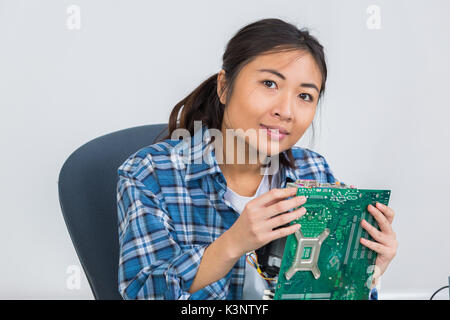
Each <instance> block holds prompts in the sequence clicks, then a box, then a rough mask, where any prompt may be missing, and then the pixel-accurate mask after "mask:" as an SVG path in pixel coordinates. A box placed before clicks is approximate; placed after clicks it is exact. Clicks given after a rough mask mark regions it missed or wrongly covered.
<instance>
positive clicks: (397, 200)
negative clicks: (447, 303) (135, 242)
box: [0, 0, 450, 299]
mask: <svg viewBox="0 0 450 320" xmlns="http://www.w3.org/2000/svg"><path fill="white" fill-rule="evenodd" d="M70 5H77V6H79V8H80V9H81V29H80V30H70V29H68V27H67V24H66V23H67V19H68V14H67V12H66V10H67V8H68V7H69V6H70ZM370 5H377V6H378V7H379V8H380V10H381V16H380V17H381V20H380V26H381V28H380V29H375V30H373V29H369V28H368V27H367V24H366V22H367V20H368V19H369V16H370V15H369V14H368V13H367V12H366V10H367V8H368V7H369V6H370ZM449 14H450V2H448V1H444V0H442V1H399V0H397V1H364V0H355V1H332V0H329V1H300V0H295V1H294V0H290V1H273V0H272V1H265V0H264V1H262V0H258V1H256V0H252V1H248V0H247V1H238V0H229V1H216V0H214V1H211V0H209V1H207V0H203V1H195V0H191V1H181V0H180V1H161V2H153V1H130V0H128V1H125V0H124V1H98V0H96V1H92V0H91V1H77V0H73V1H61V0H59V1H56V0H55V1H31V0H29V1H18V0H9V1H0V108H1V117H0V143H1V145H0V148H1V149H0V150H1V157H0V168H1V170H0V175H1V181H2V183H1V184H0V195H1V210H0V212H1V215H2V216H1V218H2V219H1V227H2V228H1V230H2V232H0V246H1V247H0V248H1V254H0V298H2V299H92V298H93V295H92V293H91V291H90V288H89V285H88V282H87V280H86V279H85V277H84V275H82V280H81V284H80V288H79V289H72V290H71V289H70V288H68V286H67V280H68V277H69V274H67V273H66V272H67V270H68V268H69V267H70V266H72V265H75V266H80V264H79V260H78V257H77V255H76V253H75V250H74V247H73V245H72V242H71V240H70V238H69V234H68V231H67V229H66V226H65V224H64V220H63V217H62V214H61V210H60V207H59V202H58V192H57V182H58V181H57V180H58V174H59V170H60V169H61V166H62V164H63V163H64V161H65V160H66V158H67V157H68V156H69V155H70V154H71V153H72V152H73V151H74V150H75V149H76V148H78V147H79V146H81V145H82V144H84V143H86V142H88V141H89V140H91V139H94V138H96V137H98V136H100V135H103V134H107V133H110V132H113V131H117V130H120V129H125V128H129V127H133V126H139V125H145V124H153V123H162V122H166V121H167V119H168V115H169V112H170V110H171V109H172V107H173V106H174V105H175V104H176V103H177V102H178V101H180V100H181V99H183V98H184V97H185V96H186V95H188V94H189V93H190V92H191V91H192V90H193V89H194V88H196V87H197V86H198V85H199V84H200V83H201V82H202V81H203V80H205V79H206V78H207V77H209V76H210V75H211V74H213V73H216V72H218V71H219V70H220V67H221V65H222V61H221V57H222V54H223V52H224V49H225V45H226V43H227V41H228V40H229V39H230V38H231V37H232V36H233V35H234V34H235V32H237V31H238V29H239V28H241V27H243V26H244V25H246V24H248V23H250V22H253V21H256V20H259V19H262V18H269V17H276V18H281V19H285V20H286V21H288V22H291V23H294V24H296V25H297V26H298V27H308V28H309V29H310V31H311V33H312V34H313V35H315V36H316V37H317V38H318V39H319V41H320V42H321V43H322V44H323V45H324V47H325V50H326V55H327V61H328V70H329V78H328V81H327V91H326V94H325V99H324V100H323V101H322V104H321V105H320V108H321V109H320V110H321V111H320V113H319V114H318V119H317V122H316V125H318V131H317V133H318V134H317V137H316V143H315V144H314V145H310V144H308V139H306V138H307V137H306V136H305V138H303V139H302V140H301V141H300V142H299V145H301V146H305V147H310V148H312V149H313V150H315V151H317V152H319V153H321V154H323V155H324V156H325V157H326V159H327V160H328V162H329V164H330V166H331V168H332V170H333V171H334V172H335V175H336V177H337V178H338V179H340V180H342V181H344V182H346V183H352V184H355V185H356V186H358V187H360V188H386V189H391V190H392V197H391V202H390V206H391V207H392V208H393V209H394V210H395V211H396V217H395V221H394V230H395V231H396V233H397V236H398V240H399V243H400V246H399V250H398V253H397V256H396V257H395V259H394V261H393V262H392V264H391V265H390V266H389V268H388V270H387V271H386V273H385V274H384V275H383V278H382V287H381V289H382V292H381V293H380V297H381V298H382V299H394V298H400V299H428V298H429V297H430V296H431V294H432V293H433V292H434V291H435V290H436V289H437V288H439V287H441V286H443V285H446V284H447V277H448V276H449V275H450V240H449V235H448V232H449V231H450V218H449V216H450V212H449V210H448V205H447V203H448V197H449V196H448V192H449V182H448V181H449V178H450V169H449V163H450V152H449V143H448V141H449V138H450V129H449V127H448V119H449V118H450V104H449V101H448V91H449V89H448V88H449V81H448V75H449V71H450V62H449V61H450V60H449V57H450V37H449V35H448V31H449V30H450V20H449V19H448V15H449ZM436 298H440V299H448V291H442V292H441V293H440V294H438V295H437V296H436Z"/></svg>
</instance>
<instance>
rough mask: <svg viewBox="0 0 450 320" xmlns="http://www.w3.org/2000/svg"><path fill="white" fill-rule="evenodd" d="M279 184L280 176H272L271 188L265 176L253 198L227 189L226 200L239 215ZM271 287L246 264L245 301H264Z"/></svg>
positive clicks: (243, 295) (243, 294)
mask: <svg viewBox="0 0 450 320" xmlns="http://www.w3.org/2000/svg"><path fill="white" fill-rule="evenodd" d="M277 184H278V175H274V176H272V183H271V185H270V187H269V176H268V175H264V176H263V178H262V180H261V183H260V184H259V187H258V190H256V193H255V194H254V195H253V196H252V197H244V196H241V195H239V194H237V193H236V192H234V191H233V190H231V189H230V188H227V191H226V192H225V194H224V200H225V201H226V202H228V203H229V205H230V206H231V207H232V208H233V209H234V210H236V212H238V213H239V214H241V213H242V211H243V210H244V208H245V206H246V205H247V202H249V201H250V200H252V199H255V198H256V197H259V196H260V195H262V194H264V193H266V192H267V191H269V190H270V189H272V188H277ZM268 289H269V285H268V283H267V281H266V280H264V279H263V278H262V277H261V276H260V275H259V273H258V271H256V269H255V268H254V267H253V266H251V265H250V264H249V263H248V262H247V261H246V262H245V280H244V288H243V293H242V299H243V300H262V297H263V295H264V290H268Z"/></svg>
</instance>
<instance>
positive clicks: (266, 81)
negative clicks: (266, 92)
mask: <svg viewBox="0 0 450 320" xmlns="http://www.w3.org/2000/svg"><path fill="white" fill-rule="evenodd" d="M266 83H275V82H273V81H272V80H264V81H263V84H264V85H266ZM266 87H269V88H270V86H267V85H266ZM270 89H273V88H270Z"/></svg>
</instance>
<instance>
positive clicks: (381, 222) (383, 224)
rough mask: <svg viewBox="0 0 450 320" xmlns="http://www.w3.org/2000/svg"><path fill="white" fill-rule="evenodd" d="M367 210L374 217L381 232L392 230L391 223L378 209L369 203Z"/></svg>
mask: <svg viewBox="0 0 450 320" xmlns="http://www.w3.org/2000/svg"><path fill="white" fill-rule="evenodd" d="M367 210H368V211H369V213H370V214H371V215H372V216H373V217H374V218H375V220H376V221H377V223H378V226H379V227H380V230H381V231H382V232H386V233H391V232H392V227H391V224H390V223H389V221H388V220H387V218H386V217H385V216H384V214H383V213H382V212H381V211H380V210H378V209H377V208H375V207H374V206H373V205H371V204H369V205H368V206H367Z"/></svg>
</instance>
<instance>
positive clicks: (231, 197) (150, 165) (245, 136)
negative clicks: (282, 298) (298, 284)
mask: <svg viewBox="0 0 450 320" xmlns="http://www.w3.org/2000/svg"><path fill="white" fill-rule="evenodd" d="M326 76H327V68H326V63H325V58H324V53H323V47H322V46H321V45H320V44H319V43H318V42H317V40H316V39H315V38H314V37H312V36H311V35H309V33H308V31H307V30H299V29H297V28H296V27H295V26H293V25H292V24H289V23H286V22H284V21H282V20H279V19H264V20H260V21H257V22H254V23H252V24H250V25H248V26H246V27H244V28H242V29H241V30H239V32H238V33H237V34H236V35H235V36H234V37H233V38H232V39H231V40H230V41H229V43H228V45H227V48H226V51H225V53H224V55H223V66H222V70H220V72H219V73H217V74H215V75H213V76H211V77H210V78H209V79H207V80H206V81H205V82H203V83H202V84H201V85H200V86H199V87H198V88H197V89H196V90H194V91H193V92H192V93H191V94H190V95H188V96H187V97H186V98H185V99H183V100H182V101H180V102H179V103H178V104H177V105H176V106H175V108H174V109H173V111H172V113H171V115H170V120H169V135H168V136H167V137H166V138H165V139H164V140H163V141H160V142H158V143H156V144H154V145H151V146H148V147H146V148H143V149H141V150H139V151H138V152H136V153H135V154H133V155H131V156H130V157H129V158H128V159H127V160H126V161H125V162H124V163H123V164H122V165H121V166H120V168H119V170H118V172H119V182H118V186H117V192H118V194H117V197H118V198H117V200H118V215H119V241H120V264H119V291H120V293H121V295H122V296H123V297H124V298H125V299H247V298H255V295H256V296H258V295H259V297H261V296H262V294H263V292H262V291H263V289H265V288H268V287H270V286H269V283H266V280H264V279H262V278H261V277H258V276H256V277H254V275H255V274H257V272H256V271H255V269H254V268H253V266H252V265H250V263H246V254H248V253H251V252H254V250H256V249H258V248H260V247H262V246H264V245H265V244H267V243H269V242H271V241H273V240H276V239H279V238H281V237H286V236H287V235H289V234H292V233H293V232H295V231H296V230H297V229H298V228H299V225H298V224H297V223H293V224H289V223H290V222H292V221H294V220H296V219H299V218H300V217H301V216H302V215H304V214H305V211H306V210H305V209H304V208H303V207H301V206H302V205H303V204H304V203H305V201H306V199H305V198H304V197H296V196H295V192H296V189H295V188H285V186H286V183H287V182H288V181H294V180H296V179H315V180H318V181H319V182H330V183H333V182H335V181H336V180H335V178H334V176H333V173H332V171H331V170H330V168H329V166H328V164H327V162H326V160H325V158H324V157H322V156H321V155H320V154H318V153H316V152H313V151H311V150H309V149H306V148H299V147H295V146H294V144H295V143H296V142H297V141H298V140H299V139H300V138H301V137H302V135H303V134H304V132H305V131H306V130H307V128H308V127H309V126H310V125H311V124H312V121H313V119H314V116H315V114H316V108H317V103H318V101H319V99H320V98H321V97H322V95H323V93H324V90H325V81H326ZM199 124H200V125H199ZM230 132H231V134H229V133H230ZM212 133H213V134H212ZM227 134H228V135H227ZM186 135H187V136H189V137H190V139H188V138H189V137H188V138H187V137H186ZM179 136H183V139H182V140H180V139H177V137H179ZM239 142H240V143H241V144H239ZM242 143H243V144H242ZM242 145H244V148H241V147H240V146H242ZM254 151H256V153H255V152H254ZM255 154H256V155H257V156H256V157H255V156H254V155H255ZM271 169H272V170H271ZM269 173H270V174H269ZM269 190H270V191H269ZM291 209H293V210H291ZM369 212H370V213H372V215H373V216H374V218H375V219H376V221H377V222H378V224H379V225H380V230H377V229H376V228H374V227H372V226H370V224H368V223H367V222H366V221H363V222H362V227H363V228H364V229H366V230H367V231H368V233H369V234H370V235H371V236H372V237H373V239H374V240H376V241H368V240H366V241H364V242H363V241H362V242H361V243H362V244H363V245H365V246H367V247H368V248H370V249H372V250H374V251H376V252H377V253H378V258H377V260H376V268H375V269H376V271H377V272H376V276H375V277H374V279H375V280H377V279H378V278H379V276H381V275H382V274H383V273H384V271H385V270H386V268H387V266H388V264H389V263H390V261H391V260H392V259H393V257H394V256H395V253H396V248H397V245H398V243H397V241H396V238H395V233H394V231H393V230H392V227H391V224H392V219H393V217H394V211H393V210H392V209H391V208H389V207H387V206H383V205H380V204H377V207H376V208H374V207H371V206H370V207H369ZM286 225H287V226H286ZM269 282H270V281H269ZM374 284H376V281H374Z"/></svg>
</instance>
